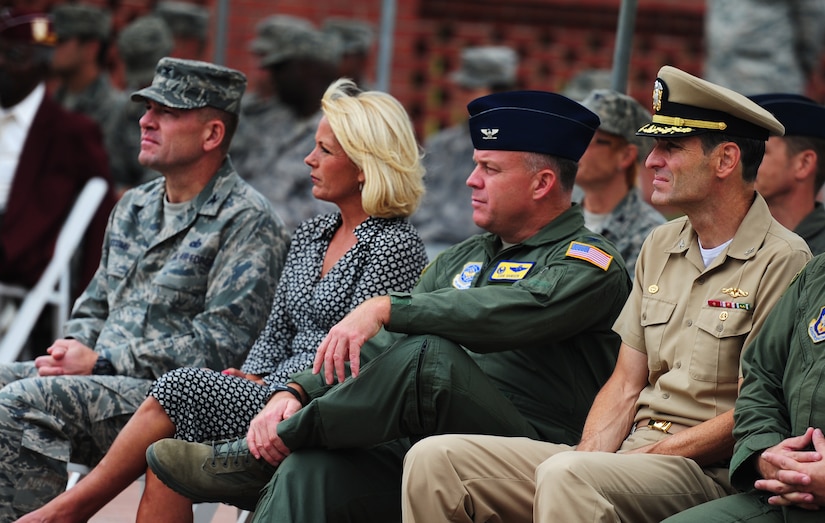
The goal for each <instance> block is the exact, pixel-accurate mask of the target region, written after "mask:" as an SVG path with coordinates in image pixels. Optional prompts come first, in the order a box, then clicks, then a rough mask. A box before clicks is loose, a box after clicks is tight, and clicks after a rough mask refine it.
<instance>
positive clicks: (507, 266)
mask: <svg viewBox="0 0 825 523" xmlns="http://www.w3.org/2000/svg"><path fill="white" fill-rule="evenodd" d="M535 264H536V263H535V262H518V261H502V262H499V264H498V266H497V267H496V268H495V270H494V271H493V273H492V274H490V281H518V280H521V279H523V278H524V277H525V276H527V273H528V272H530V269H532V268H533V265H535Z"/></svg>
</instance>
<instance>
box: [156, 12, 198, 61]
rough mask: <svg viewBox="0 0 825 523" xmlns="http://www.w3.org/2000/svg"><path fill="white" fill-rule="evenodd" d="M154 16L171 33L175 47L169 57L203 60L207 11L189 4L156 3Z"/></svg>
mask: <svg viewBox="0 0 825 523" xmlns="http://www.w3.org/2000/svg"><path fill="white" fill-rule="evenodd" d="M155 14H156V15H158V16H160V17H161V18H163V20H164V21H165V22H166V25H168V26H169V29H170V30H171V31H172V36H173V37H174V39H175V46H174V49H173V51H172V54H171V56H174V57H177V58H186V59H190V60H204V59H205V53H206V44H207V38H206V36H207V33H208V31H209V11H208V10H207V9H206V8H204V7H202V6H199V5H196V4H192V3H189V2H175V1H164V2H158V5H157V6H156V7H155Z"/></svg>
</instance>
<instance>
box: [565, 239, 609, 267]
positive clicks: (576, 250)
mask: <svg viewBox="0 0 825 523" xmlns="http://www.w3.org/2000/svg"><path fill="white" fill-rule="evenodd" d="M565 255H566V256H570V257H571V258H578V259H580V260H586V261H589V262H590V263H592V264H593V265H595V266H596V267H599V268H601V269H602V270H605V271H606V270H607V268H608V267H610V262H611V261H613V256H611V255H609V254H607V253H606V252H604V251H603V250H601V249H599V248H598V247H593V246H592V245H587V244H586V243H579V242H570V247H568V248H567V252H566V253H565Z"/></svg>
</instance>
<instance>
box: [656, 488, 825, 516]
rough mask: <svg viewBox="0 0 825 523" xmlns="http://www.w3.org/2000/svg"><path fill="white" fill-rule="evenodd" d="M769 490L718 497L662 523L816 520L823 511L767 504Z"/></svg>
mask: <svg viewBox="0 0 825 523" xmlns="http://www.w3.org/2000/svg"><path fill="white" fill-rule="evenodd" d="M768 497H769V494H768V493H766V492H760V491H756V490H752V491H750V492H745V493H742V494H734V495H732V496H726V497H724V498H720V499H716V500H713V501H709V502H707V503H703V504H701V505H698V506H696V507H693V508H690V509H688V510H685V511H683V512H680V513H678V514H676V515H675V516H671V517H669V518H667V519H666V520H664V522H663V523H814V522H819V521H822V520H823V518H824V517H825V516H824V515H823V514H822V511H821V510H820V511H810V510H803V509H801V508H795V507H777V506H774V505H769V504H768Z"/></svg>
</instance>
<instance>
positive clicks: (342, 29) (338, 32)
mask: <svg viewBox="0 0 825 523" xmlns="http://www.w3.org/2000/svg"><path fill="white" fill-rule="evenodd" d="M321 31H323V32H324V33H326V34H328V35H334V36H335V37H337V38H338V39H339V41H340V42H341V52H343V53H344V54H349V53H366V52H368V51H369V50H370V47H372V42H373V41H374V40H375V30H374V29H373V27H372V25H371V24H369V23H368V22H365V21H364V20H358V19H354V18H341V17H337V16H331V17H329V18H327V19H326V20H324V23H323V25H322V26H321Z"/></svg>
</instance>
